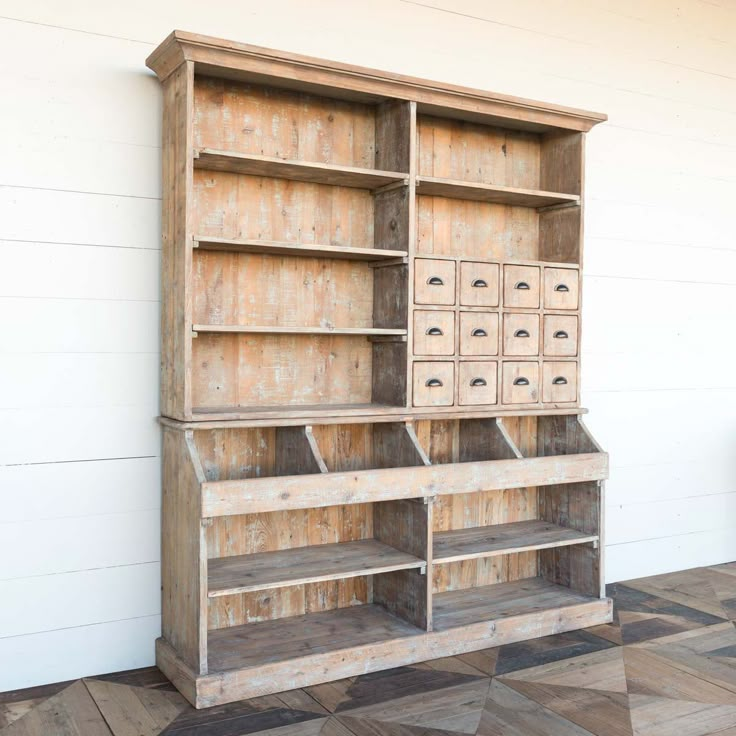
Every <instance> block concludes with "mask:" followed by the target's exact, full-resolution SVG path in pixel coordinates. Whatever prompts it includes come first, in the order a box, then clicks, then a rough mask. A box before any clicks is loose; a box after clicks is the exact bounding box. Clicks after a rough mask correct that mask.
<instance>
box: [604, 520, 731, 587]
mask: <svg viewBox="0 0 736 736" xmlns="http://www.w3.org/2000/svg"><path fill="white" fill-rule="evenodd" d="M729 560H736V534H734V533H733V525H731V526H730V527H729V528H724V529H717V530H709V531H702V532H696V533H694V534H682V535H679V536H674V537H673V536H667V537H662V538H660V539H643V540H640V541H636V542H630V543H628V544H616V545H608V546H607V547H606V581H607V582H609V583H612V582H615V581H617V580H630V579H632V578H640V577H641V578H643V577H647V576H649V575H659V574H664V573H667V572H675V571H676V570H688V569H690V568H693V567H701V566H704V565H716V564H718V563H721V562H725V561H729Z"/></svg>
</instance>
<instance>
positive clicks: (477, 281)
mask: <svg viewBox="0 0 736 736" xmlns="http://www.w3.org/2000/svg"><path fill="white" fill-rule="evenodd" d="M471 286H475V287H476V288H478V289H483V288H484V287H486V286H488V283H487V282H486V281H485V279H475V281H473V283H472V284H471Z"/></svg>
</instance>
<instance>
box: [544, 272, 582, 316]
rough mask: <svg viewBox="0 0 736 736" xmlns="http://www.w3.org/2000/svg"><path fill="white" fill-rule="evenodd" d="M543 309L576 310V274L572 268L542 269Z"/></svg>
mask: <svg viewBox="0 0 736 736" xmlns="http://www.w3.org/2000/svg"><path fill="white" fill-rule="evenodd" d="M544 308H545V309H577V308H578V272H577V269H574V268H545V269H544Z"/></svg>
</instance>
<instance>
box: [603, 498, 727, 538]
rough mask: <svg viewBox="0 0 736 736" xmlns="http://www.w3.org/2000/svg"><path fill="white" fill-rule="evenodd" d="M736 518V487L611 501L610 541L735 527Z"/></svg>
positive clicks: (608, 512)
mask: <svg viewBox="0 0 736 736" xmlns="http://www.w3.org/2000/svg"><path fill="white" fill-rule="evenodd" d="M734 519H736V491H732V492H729V493H720V494H717V495H711V496H702V495H700V496H695V497H693V498H680V499H676V498H673V499H663V500H660V501H652V502H647V503H628V504H625V505H624V504H615V505H610V504H609V505H608V506H607V508H606V543H607V544H610V545H617V544H626V543H630V542H635V541H637V540H639V539H647V538H660V537H675V536H678V535H682V534H692V533H694V532H707V531H711V530H713V529H715V530H722V529H727V528H730V529H733V520H734Z"/></svg>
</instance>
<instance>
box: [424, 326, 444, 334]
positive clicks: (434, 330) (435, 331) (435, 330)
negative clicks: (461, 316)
mask: <svg viewBox="0 0 736 736" xmlns="http://www.w3.org/2000/svg"><path fill="white" fill-rule="evenodd" d="M427 334H428V335H444V334H445V333H444V332H442V330H441V329H440V328H439V327H430V328H429V329H428V330H427Z"/></svg>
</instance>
